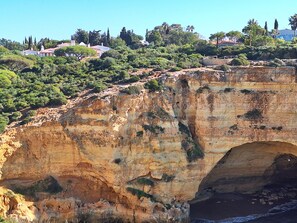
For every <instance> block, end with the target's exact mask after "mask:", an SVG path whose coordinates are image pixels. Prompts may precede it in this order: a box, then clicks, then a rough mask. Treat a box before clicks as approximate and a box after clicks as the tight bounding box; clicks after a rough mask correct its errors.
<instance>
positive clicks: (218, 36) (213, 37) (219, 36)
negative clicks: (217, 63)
mask: <svg viewBox="0 0 297 223" xmlns="http://www.w3.org/2000/svg"><path fill="white" fill-rule="evenodd" d="M225 35H226V34H225V33H224V32H217V33H214V34H211V35H210V37H209V39H210V40H216V42H217V44H216V45H217V48H218V47H219V41H220V40H222V39H224V37H225Z"/></svg>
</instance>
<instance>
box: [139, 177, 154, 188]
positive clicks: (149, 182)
mask: <svg viewBox="0 0 297 223" xmlns="http://www.w3.org/2000/svg"><path fill="white" fill-rule="evenodd" d="M137 183H139V184H144V185H149V186H154V185H155V182H154V181H152V180H151V179H148V178H139V179H137Z"/></svg>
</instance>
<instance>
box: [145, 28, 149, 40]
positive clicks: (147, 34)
mask: <svg viewBox="0 0 297 223" xmlns="http://www.w3.org/2000/svg"><path fill="white" fill-rule="evenodd" d="M148 36H149V31H148V29H146V30H145V41H147V39H148Z"/></svg>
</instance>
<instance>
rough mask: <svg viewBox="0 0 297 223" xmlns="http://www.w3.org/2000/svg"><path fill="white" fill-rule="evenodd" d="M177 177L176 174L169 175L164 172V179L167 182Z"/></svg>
mask: <svg viewBox="0 0 297 223" xmlns="http://www.w3.org/2000/svg"><path fill="white" fill-rule="evenodd" d="M174 178H175V176H174V175H168V174H166V173H163V174H162V180H163V181H165V182H170V181H173V180H174Z"/></svg>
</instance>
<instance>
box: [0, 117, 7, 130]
mask: <svg viewBox="0 0 297 223" xmlns="http://www.w3.org/2000/svg"><path fill="white" fill-rule="evenodd" d="M8 122H9V119H8V118H7V117H6V116H0V133H2V132H4V130H5V127H6V125H7V124H8Z"/></svg>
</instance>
